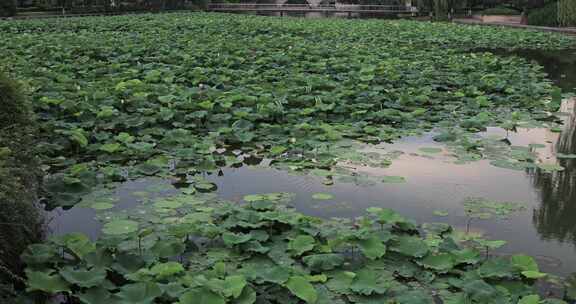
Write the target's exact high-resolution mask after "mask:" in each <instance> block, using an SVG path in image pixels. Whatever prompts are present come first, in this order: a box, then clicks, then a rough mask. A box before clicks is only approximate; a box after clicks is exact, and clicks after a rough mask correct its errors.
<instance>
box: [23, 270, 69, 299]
mask: <svg viewBox="0 0 576 304" xmlns="http://www.w3.org/2000/svg"><path fill="white" fill-rule="evenodd" d="M26 277H27V278H28V281H27V287H26V291H28V292H30V291H37V290H38V291H44V292H46V293H48V294H56V293H58V292H63V291H68V290H70V287H69V286H68V283H66V281H64V280H63V279H62V278H61V277H60V275H58V274H50V273H47V272H43V271H28V270H27V271H26Z"/></svg>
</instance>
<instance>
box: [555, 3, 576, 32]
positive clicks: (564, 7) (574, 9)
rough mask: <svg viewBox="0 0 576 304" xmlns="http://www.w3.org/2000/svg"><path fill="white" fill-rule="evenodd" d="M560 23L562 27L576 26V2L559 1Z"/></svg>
mask: <svg viewBox="0 0 576 304" xmlns="http://www.w3.org/2000/svg"><path fill="white" fill-rule="evenodd" d="M558 22H559V23H560V25H561V26H576V1H573V0H559V1H558Z"/></svg>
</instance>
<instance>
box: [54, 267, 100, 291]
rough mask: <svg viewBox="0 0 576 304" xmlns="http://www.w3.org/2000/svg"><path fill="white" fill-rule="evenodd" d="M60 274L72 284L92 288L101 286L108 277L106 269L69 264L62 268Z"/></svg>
mask: <svg viewBox="0 0 576 304" xmlns="http://www.w3.org/2000/svg"><path fill="white" fill-rule="evenodd" d="M60 275H61V276H62V277H63V278H64V279H65V280H66V281H68V282H69V283H71V284H75V285H78V286H80V287H86V288H91V287H96V286H99V285H100V284H102V282H104V280H105V279H106V270H104V269H98V268H93V269H91V270H86V269H74V268H72V267H70V266H67V267H64V268H62V269H61V270H60Z"/></svg>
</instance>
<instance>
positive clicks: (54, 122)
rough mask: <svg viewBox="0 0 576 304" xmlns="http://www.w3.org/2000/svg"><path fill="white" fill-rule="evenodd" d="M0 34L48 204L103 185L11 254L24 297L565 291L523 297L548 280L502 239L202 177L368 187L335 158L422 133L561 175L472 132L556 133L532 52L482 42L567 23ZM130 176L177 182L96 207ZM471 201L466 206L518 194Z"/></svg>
mask: <svg viewBox="0 0 576 304" xmlns="http://www.w3.org/2000/svg"><path fill="white" fill-rule="evenodd" d="M0 41H2V43H3V45H2V47H1V48H0V57H1V58H3V60H2V62H1V63H0V64H1V67H2V69H3V70H6V71H7V72H8V73H10V74H11V75H12V76H13V77H15V78H18V79H19V80H20V81H21V82H22V83H23V84H24V85H25V86H26V88H27V90H28V93H29V95H30V96H31V98H32V99H33V103H34V107H35V111H36V113H37V114H38V119H39V124H40V126H41V133H42V138H41V139H40V140H39V142H38V145H37V148H38V150H39V153H41V155H42V156H43V159H42V161H43V168H44V169H45V171H46V172H47V173H48V178H47V179H46V181H45V187H46V190H47V191H48V193H49V197H48V207H49V208H53V207H56V206H72V205H74V204H76V203H78V202H79V201H80V200H81V198H82V197H83V196H85V195H87V194H89V193H90V192H92V191H94V189H100V190H97V192H96V193H92V194H91V195H92V196H96V197H99V198H100V199H99V200H98V199H96V200H92V201H90V200H85V202H83V204H85V205H86V206H89V207H91V208H93V209H95V210H98V212H99V213H100V214H101V216H100V218H101V220H102V221H103V223H104V226H103V229H102V232H103V236H102V237H101V238H100V239H99V240H97V241H96V242H95V243H94V242H92V241H90V240H88V239H87V238H86V237H84V236H82V235H78V234H73V235H67V236H63V237H55V238H52V239H50V240H49V241H48V242H46V243H45V244H38V245H33V246H32V247H30V249H29V251H28V252H27V253H26V254H25V255H24V256H23V259H24V261H25V262H26V263H27V265H28V269H27V277H28V291H29V292H30V293H32V294H38V293H40V294H44V295H67V296H68V298H67V299H68V300H69V301H70V302H71V303H76V302H77V301H80V302H81V303H86V304H98V303H180V304H188V303H206V304H216V303H247V304H248V303H283V304H284V303H302V302H305V303H390V304H392V303H399V304H417V303H438V302H440V303H450V304H457V303H462V304H465V303H466V304H467V303H502V304H504V303H522V304H531V303H548V304H552V303H564V302H563V301H561V300H556V299H546V300H545V299H540V296H538V295H537V291H536V290H535V289H534V288H533V287H532V285H533V283H534V282H535V281H536V280H538V279H542V278H544V277H546V274H544V273H541V272H540V271H539V268H538V266H537V264H536V263H535V261H534V260H533V259H532V258H530V257H527V256H524V255H515V256H512V257H498V258H495V257H491V256H489V252H490V249H493V248H496V247H498V246H501V245H502V242H499V241H487V240H483V239H479V238H475V237H470V236H466V235H461V234H458V233H455V232H454V231H452V229H451V228H450V227H448V226H447V225H425V226H423V227H419V226H417V225H416V224H414V223H413V222H412V221H410V220H408V219H406V218H404V217H403V216H401V215H399V214H397V213H395V212H394V211H392V210H387V209H377V208H373V209H370V210H368V211H369V212H368V215H367V216H366V217H365V218H360V219H357V220H354V221H321V220H319V219H317V218H311V217H307V216H305V215H302V214H299V213H297V212H295V211H293V210H291V209H289V208H286V207H285V206H284V204H283V203H284V202H286V201H289V198H290V197H289V195H287V194H278V193H276V194H259V195H258V194H257V195H253V196H248V197H245V198H244V202H243V203H242V204H239V203H227V202H221V201H219V200H218V199H216V198H214V197H213V196H212V195H210V194H207V193H209V192H211V191H213V190H214V188H215V185H214V184H211V183H210V182H208V181H207V180H205V179H204V178H202V175H201V174H198V173H203V172H209V171H215V170H217V169H218V168H220V167H224V166H238V165H241V164H242V163H243V162H246V160H247V159H251V158H256V159H261V158H268V159H270V160H272V165H273V166H276V167H278V168H283V169H287V170H293V171H302V172H309V173H311V174H315V175H318V176H322V177H325V178H326V181H325V184H327V185H330V184H331V183H333V182H334V178H338V180H353V181H354V182H359V181H362V182H363V183H370V182H372V181H371V180H365V179H364V178H365V177H362V176H358V175H354V174H352V173H350V172H348V171H346V170H345V169H343V168H341V167H339V166H338V164H339V163H342V162H347V163H352V164H360V165H367V166H373V167H385V166H387V165H389V164H390V162H391V161H393V159H394V157H395V154H394V153H393V152H391V153H389V154H385V155H375V154H372V153H363V152H361V149H359V147H362V146H361V144H374V143H380V142H385V141H394V140H395V139H398V138H400V137H402V136H405V135H411V134H419V133H422V132H426V131H432V130H434V131H435V132H436V133H437V135H436V137H435V138H436V140H438V141H441V142H445V143H446V145H447V147H448V149H450V151H452V153H454V154H455V155H456V156H457V158H458V159H459V161H460V162H467V161H474V160H478V159H490V160H491V162H492V164H493V165H495V166H499V167H504V168H510V169H520V170H523V169H525V168H531V167H534V168H535V167H538V166H539V167H541V169H542V170H549V171H554V170H561V168H552V167H543V166H542V165H539V164H536V163H535V158H534V154H533V150H531V149H530V148H529V147H510V146H509V145H506V143H503V142H501V141H497V140H494V139H489V138H488V139H487V138H478V137H477V136H476V134H475V133H476V132H478V131H481V130H483V129H485V128H486V127H487V126H500V127H503V128H505V129H507V130H511V129H514V128H516V127H518V126H535V125H538V126H544V127H549V128H554V127H555V124H556V123H557V119H556V118H555V117H554V116H553V115H551V114H550V112H551V111H554V110H556V109H557V108H558V106H559V102H560V100H561V92H559V91H558V90H557V89H556V88H554V87H553V85H552V84H551V83H550V82H549V81H548V80H546V78H545V76H546V75H545V74H544V73H543V72H542V68H541V67H539V66H538V65H536V64H534V63H529V62H527V61H525V60H522V59H519V58H516V57H508V58H504V57H498V56H495V55H493V54H491V53H489V52H485V51H480V49H493V48H565V47H572V46H574V45H575V43H574V40H573V39H571V38H569V37H565V36H561V35H555V34H549V33H538V32H530V31H518V30H509V29H501V28H492V27H473V26H459V25H452V24H442V23H427V22H411V21H382V20H336V19H334V20H330V19H322V20H310V19H292V18H282V19H278V18H264V17H255V16H239V15H225V14H206V13H192V14H179V13H174V14H161V15H139V16H117V17H103V18H100V17H93V18H72V19H67V20H46V21H24V22H5V23H0ZM421 150H422V151H421V152H422V153H428V154H434V153H438V152H440V151H442V149H438V148H422V149H421ZM142 176H157V177H161V178H177V179H179V180H181V182H183V183H186V184H188V187H187V188H186V189H185V190H184V191H183V192H184V194H182V195H180V196H175V197H171V198H165V199H159V200H147V201H146V202H145V203H144V204H143V205H142V207H141V208H137V209H136V210H133V211H131V212H109V211H108V210H109V209H111V208H112V207H113V206H114V202H113V201H107V200H105V199H102V198H103V197H105V196H104V195H102V196H99V192H98V191H105V190H101V186H102V185H108V186H111V185H112V183H115V182H122V181H125V180H128V179H133V178H138V177H142ZM381 182H385V183H402V182H404V178H403V177H401V176H386V177H384V178H383V179H382V180H381ZM313 198H314V199H316V200H329V199H331V195H330V194H325V193H317V194H315V195H314V197H313ZM475 208H476V209H474V208H469V210H471V211H470V215H471V216H472V215H474V214H486V213H488V212H492V213H494V214H495V215H502V214H503V213H508V212H512V211H513V210H515V209H514V208H516V207H514V206H512V205H503V204H494V203H490V202H483V205H481V206H480V207H478V206H476V207H475ZM487 210H488V211H487ZM571 292H572V293H573V291H570V290H568V292H567V294H568V295H570V293H571ZM75 301H76V302H75Z"/></svg>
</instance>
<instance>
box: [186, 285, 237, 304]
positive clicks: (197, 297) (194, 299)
mask: <svg viewBox="0 0 576 304" xmlns="http://www.w3.org/2000/svg"><path fill="white" fill-rule="evenodd" d="M179 303H181V304H196V303H202V304H204V303H205V304H226V299H225V298H224V297H222V296H221V295H219V294H217V293H214V292H212V291H210V290H208V289H206V288H199V289H194V290H192V291H189V292H187V293H185V294H183V295H182V296H181V297H180V302H179Z"/></svg>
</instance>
